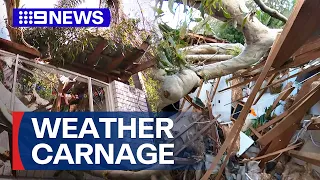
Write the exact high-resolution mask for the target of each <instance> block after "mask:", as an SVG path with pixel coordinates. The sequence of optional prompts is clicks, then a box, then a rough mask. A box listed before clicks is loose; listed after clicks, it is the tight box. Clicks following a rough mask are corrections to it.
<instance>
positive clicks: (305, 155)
mask: <svg viewBox="0 0 320 180" xmlns="http://www.w3.org/2000/svg"><path fill="white" fill-rule="evenodd" d="M288 155H289V156H291V157H294V158H297V159H300V160H302V161H305V162H307V163H310V164H313V165H316V166H320V154H319V153H314V152H303V151H296V150H291V151H289V152H288Z"/></svg>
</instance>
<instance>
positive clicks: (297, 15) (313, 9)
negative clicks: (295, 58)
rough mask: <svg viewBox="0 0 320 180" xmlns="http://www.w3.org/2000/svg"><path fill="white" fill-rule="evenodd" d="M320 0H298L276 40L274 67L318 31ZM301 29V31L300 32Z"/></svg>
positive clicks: (319, 25) (279, 65) (285, 59)
mask: <svg viewBox="0 0 320 180" xmlns="http://www.w3.org/2000/svg"><path fill="white" fill-rule="evenodd" d="M319 9H320V1H314V0H299V1H297V3H296V5H295V8H294V10H293V12H292V13H291V15H290V18H289V20H288V21H287V23H286V25H285V27H284V29H283V31H282V33H281V36H282V37H281V38H280V39H279V41H278V44H279V46H278V47H277V48H279V53H278V54H277V56H276V57H275V61H274V64H273V65H272V66H273V67H275V68H279V67H281V66H282V65H283V64H285V62H286V61H287V60H288V59H289V58H290V57H291V56H292V54H293V53H295V52H296V51H297V50H298V49H299V48H300V47H301V46H302V45H303V44H304V43H306V42H307V41H308V39H309V38H310V37H312V36H313V35H314V33H315V32H317V31H318V29H319V27H320V24H319V23H318V22H319V21H320V11H319ZM302 31H303V33H302ZM297 35H299V38H297Z"/></svg>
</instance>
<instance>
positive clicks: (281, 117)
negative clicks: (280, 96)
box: [256, 111, 289, 132]
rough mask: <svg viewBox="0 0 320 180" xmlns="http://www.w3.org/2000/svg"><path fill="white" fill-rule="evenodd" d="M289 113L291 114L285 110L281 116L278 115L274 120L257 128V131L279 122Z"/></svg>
mask: <svg viewBox="0 0 320 180" xmlns="http://www.w3.org/2000/svg"><path fill="white" fill-rule="evenodd" d="M288 114H289V111H285V112H283V113H282V114H281V115H280V116H277V117H275V118H273V119H272V120H270V121H268V122H267V123H265V124H263V125H262V126H260V127H258V128H257V129H256V131H257V132H261V131H263V130H264V129H265V128H267V127H269V126H271V125H273V124H275V123H277V122H279V121H280V120H281V119H283V118H284V117H285V116H286V115H288Z"/></svg>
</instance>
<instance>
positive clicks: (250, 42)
mask: <svg viewBox="0 0 320 180" xmlns="http://www.w3.org/2000/svg"><path fill="white" fill-rule="evenodd" d="M222 2H223V7H225V10H226V11H227V12H228V13H229V14H230V15H231V17H232V19H231V20H232V21H234V22H235V23H236V24H237V26H238V28H241V30H242V32H243V34H244V36H245V40H246V45H245V47H244V49H243V51H242V52H241V53H240V54H239V55H238V56H235V57H233V58H231V59H228V60H224V59H223V60H224V61H219V62H217V61H216V60H214V59H215V58H216V57H215V56H212V58H213V60H212V59H211V60H212V62H213V63H211V64H206V65H203V66H198V67H194V68H192V69H188V70H183V71H181V72H179V73H177V74H175V75H171V76H166V75H165V74H161V77H159V75H158V76H156V77H158V78H159V79H160V80H162V89H161V92H160V96H161V100H162V101H161V102H160V104H159V109H162V108H163V107H165V106H167V105H169V104H172V103H175V102H177V101H179V100H180V99H181V98H182V97H183V96H185V95H187V94H188V93H189V92H190V91H191V90H192V89H194V88H196V87H197V86H199V82H200V79H213V78H216V77H220V76H224V75H227V74H231V73H234V72H236V71H238V70H240V69H243V68H247V67H249V66H250V65H253V64H255V63H257V62H258V61H259V60H261V59H262V58H263V57H264V56H266V55H267V54H268V52H269V49H270V47H271V46H272V44H273V42H274V40H275V38H276V35H277V33H279V32H280V30H275V29H270V28H268V27H266V26H265V25H263V24H262V23H261V22H260V21H259V20H258V19H257V18H256V17H254V16H253V15H250V14H249V10H248V8H247V7H246V5H245V1H244V0H223V1H222ZM190 5H192V6H193V7H198V6H199V3H192V2H191V3H190ZM212 8H213V7H212ZM207 11H208V9H207ZM212 11H213V12H214V13H213V15H212V16H213V17H215V18H217V19H219V20H223V21H225V20H227V19H226V18H225V17H224V15H223V13H222V12H221V10H220V11H216V10H215V9H212ZM229 20H230V19H229ZM204 46H205V45H204ZM218 46H222V45H221V44H219V45H218ZM225 46H226V45H225ZM229 46H230V44H229ZM216 48H217V46H214V45H211V46H207V47H206V50H202V52H204V53H206V54H197V58H199V60H201V59H205V58H208V57H209V56H208V54H211V55H212V54H214V53H215V52H216V50H215V49H216ZM186 49H187V51H188V49H189V50H190V48H186ZM190 54H195V53H194V52H192V51H189V52H188V55H190ZM201 56H202V57H201ZM204 56H206V57H204ZM192 58H193V60H195V57H192ZM208 61H210V58H209V59H208ZM215 62H216V63H215Z"/></svg>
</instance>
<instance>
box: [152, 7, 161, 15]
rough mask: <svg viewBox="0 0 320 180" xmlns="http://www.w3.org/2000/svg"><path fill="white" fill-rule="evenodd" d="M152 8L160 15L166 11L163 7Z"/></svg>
mask: <svg viewBox="0 0 320 180" xmlns="http://www.w3.org/2000/svg"><path fill="white" fill-rule="evenodd" d="M152 9H153V11H155V12H156V13H157V14H158V15H161V14H163V13H164V12H163V10H162V9H160V8H157V7H153V8H152Z"/></svg>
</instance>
